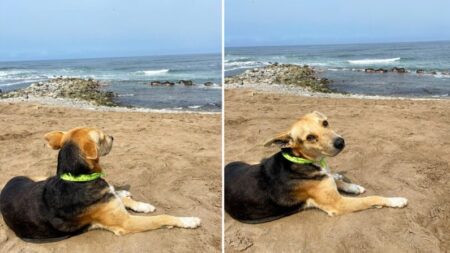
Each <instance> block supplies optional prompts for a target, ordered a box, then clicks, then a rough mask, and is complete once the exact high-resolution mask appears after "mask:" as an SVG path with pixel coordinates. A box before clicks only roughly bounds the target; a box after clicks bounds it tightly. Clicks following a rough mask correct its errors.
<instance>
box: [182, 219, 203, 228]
mask: <svg viewBox="0 0 450 253" xmlns="http://www.w3.org/2000/svg"><path fill="white" fill-rule="evenodd" d="M179 219H180V221H181V224H182V225H181V227H182V228H196V227H198V226H200V222H201V221H200V218H197V217H180V218H179Z"/></svg>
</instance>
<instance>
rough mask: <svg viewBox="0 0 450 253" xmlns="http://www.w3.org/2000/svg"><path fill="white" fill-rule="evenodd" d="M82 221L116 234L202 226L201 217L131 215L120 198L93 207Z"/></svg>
mask: <svg viewBox="0 0 450 253" xmlns="http://www.w3.org/2000/svg"><path fill="white" fill-rule="evenodd" d="M81 221H82V222H83V223H86V224H91V225H92V228H103V229H106V230H109V231H112V232H113V233H115V234H116V235H123V234H129V233H137V232H143V231H149V230H154V229H159V228H162V227H180V228H196V227H198V226H200V219H199V218H196V217H175V216H170V215H157V216H136V215H130V214H129V213H128V212H127V211H126V210H125V206H124V205H123V204H122V202H121V201H120V200H119V199H115V200H112V201H111V202H109V203H103V204H99V205H96V206H94V207H92V208H91V209H90V210H89V212H86V213H85V215H84V216H83V217H82V218H81Z"/></svg>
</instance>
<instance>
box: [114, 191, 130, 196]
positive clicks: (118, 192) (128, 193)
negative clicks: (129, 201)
mask: <svg viewBox="0 0 450 253" xmlns="http://www.w3.org/2000/svg"><path fill="white" fill-rule="evenodd" d="M116 194H117V196H119V198H126V197H131V193H130V192H129V191H125V190H120V191H116Z"/></svg>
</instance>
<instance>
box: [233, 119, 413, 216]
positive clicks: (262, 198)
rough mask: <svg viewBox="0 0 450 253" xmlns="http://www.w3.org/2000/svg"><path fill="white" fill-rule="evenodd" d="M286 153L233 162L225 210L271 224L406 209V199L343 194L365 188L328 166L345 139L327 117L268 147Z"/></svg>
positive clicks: (301, 123) (302, 122) (300, 124)
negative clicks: (296, 216)
mask: <svg viewBox="0 0 450 253" xmlns="http://www.w3.org/2000/svg"><path fill="white" fill-rule="evenodd" d="M273 144H275V145H278V146H280V148H281V151H280V152H278V153H276V154H274V155H273V156H271V157H269V158H266V159H264V160H262V162H261V163H260V164H255V165H250V164H247V163H244V162H232V163H230V164H228V165H227V166H225V210H226V211H227V213H229V214H230V215H231V216H232V217H233V218H235V219H237V220H239V221H242V222H246V223H261V222H267V221H272V220H275V219H278V218H281V217H283V216H286V215H290V214H293V213H296V212H299V211H301V210H303V209H305V208H308V207H316V208H319V209H321V210H323V211H325V212H326V213H327V214H328V215H330V216H334V215H341V214H346V213H350V212H355V211H360V210H364V209H368V208H372V207H383V206H384V207H404V206H406V204H407V199H405V198H401V197H393V198H386V197H380V196H369V197H362V198H356V197H347V196H342V195H341V194H340V193H339V190H341V191H343V192H347V193H352V194H361V193H363V192H364V191H365V189H364V188H363V187H361V186H359V185H356V184H351V183H348V182H344V181H343V178H342V176H341V175H339V174H332V173H331V172H330V170H329V168H328V165H326V162H323V161H324V159H325V157H333V156H336V155H337V154H339V153H340V152H341V151H342V150H343V149H344V146H345V142H344V139H343V138H342V137H341V136H339V135H338V134H336V133H335V132H334V131H333V130H331V128H330V126H329V123H328V120H327V117H326V116H325V115H323V114H322V113H319V112H313V113H310V114H307V115H305V116H303V117H302V118H300V119H299V120H298V121H297V122H295V124H294V125H293V126H292V127H291V128H290V129H289V130H288V131H287V132H283V133H281V134H279V135H278V136H277V137H275V138H273V139H271V140H269V141H268V142H267V143H266V144H265V146H270V145H273Z"/></svg>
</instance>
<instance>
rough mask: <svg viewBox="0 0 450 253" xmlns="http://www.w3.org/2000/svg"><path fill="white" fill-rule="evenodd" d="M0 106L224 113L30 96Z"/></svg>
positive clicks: (13, 99) (12, 99)
mask: <svg viewBox="0 0 450 253" xmlns="http://www.w3.org/2000/svg"><path fill="white" fill-rule="evenodd" d="M0 104H37V105H45V106H50V107H63V108H69V109H81V110H87V111H98V112H142V113H160V114H201V115H217V114H221V113H222V112H221V111H219V112H208V111H190V110H179V111H178V110H171V109H152V108H145V107H124V106H104V105H93V104H91V103H89V102H87V101H81V100H78V99H70V98H52V97H37V96H28V98H24V97H14V98H4V99H0Z"/></svg>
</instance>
